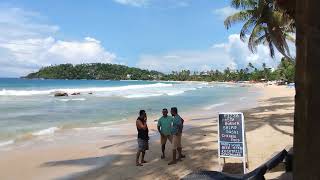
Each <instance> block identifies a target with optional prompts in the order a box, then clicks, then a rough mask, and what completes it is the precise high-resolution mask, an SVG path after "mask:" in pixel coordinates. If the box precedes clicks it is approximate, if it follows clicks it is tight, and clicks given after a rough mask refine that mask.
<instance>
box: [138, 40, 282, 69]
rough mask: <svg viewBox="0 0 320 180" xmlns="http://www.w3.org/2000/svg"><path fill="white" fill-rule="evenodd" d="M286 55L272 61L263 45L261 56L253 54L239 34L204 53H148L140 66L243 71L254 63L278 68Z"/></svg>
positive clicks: (203, 51)
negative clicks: (249, 64)
mask: <svg viewBox="0 0 320 180" xmlns="http://www.w3.org/2000/svg"><path fill="white" fill-rule="evenodd" d="M281 57H282V55H280V53H278V52H277V53H276V57H275V58H274V59H272V58H271V57H270V55H269V49H268V47H267V46H264V45H259V46H258V48H257V53H255V54H252V53H251V52H250V51H249V49H248V47H247V44H246V43H245V42H242V41H241V40H240V38H239V35H238V34H232V35H230V36H229V37H228V40H227V42H225V43H219V44H214V45H213V46H212V47H210V48H208V49H204V50H197V51H196V50H186V51H173V52H168V53H165V54H161V55H150V54H149V55H148V54H144V55H142V56H141V57H140V59H139V61H138V63H137V66H138V67H140V68H144V69H152V70H158V71H161V72H166V73H168V72H171V71H180V70H182V69H189V70H192V71H203V70H211V69H219V70H222V69H225V68H227V67H230V68H231V69H239V68H245V67H247V65H248V63H249V62H251V63H252V64H253V65H255V66H256V67H261V66H262V63H266V64H267V66H268V67H271V68H275V67H276V66H277V65H278V63H279V61H280V59H281Z"/></svg>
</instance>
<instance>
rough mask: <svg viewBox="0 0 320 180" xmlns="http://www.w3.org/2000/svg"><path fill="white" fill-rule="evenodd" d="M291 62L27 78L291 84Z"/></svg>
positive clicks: (78, 70) (50, 71)
mask: <svg viewBox="0 0 320 180" xmlns="http://www.w3.org/2000/svg"><path fill="white" fill-rule="evenodd" d="M294 67H295V63H294V61H292V60H290V59H287V58H282V60H281V63H280V64H279V66H278V68H277V69H275V70H273V69H271V68H268V67H267V66H266V64H262V68H257V67H255V66H254V65H253V64H252V63H249V64H248V66H247V67H246V68H244V69H239V70H231V69H230V68H226V69H225V70H224V71H219V70H210V71H205V72H191V71H190V70H182V71H180V72H175V71H173V72H172V73H170V74H163V73H160V72H157V71H148V70H142V69H139V68H132V67H127V66H123V65H116V64H101V63H96V64H80V65H72V64H61V65H57V66H49V67H44V68H41V69H40V70H39V71H38V72H36V73H31V74H29V75H28V76H26V78H44V79H111V80H126V79H132V80H164V81H169V80H170V81H261V80H264V81H273V80H284V81H287V82H293V80H294Z"/></svg>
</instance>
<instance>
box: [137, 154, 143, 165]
mask: <svg viewBox="0 0 320 180" xmlns="http://www.w3.org/2000/svg"><path fill="white" fill-rule="evenodd" d="M139 158H140V151H138V152H137V155H136V166H142V164H141V163H139Z"/></svg>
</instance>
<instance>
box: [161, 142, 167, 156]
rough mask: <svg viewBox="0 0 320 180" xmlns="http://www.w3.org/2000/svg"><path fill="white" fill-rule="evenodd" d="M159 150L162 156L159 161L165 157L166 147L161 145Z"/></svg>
mask: <svg viewBox="0 0 320 180" xmlns="http://www.w3.org/2000/svg"><path fill="white" fill-rule="evenodd" d="M161 150H162V156H161V159H164V158H165V157H166V156H165V153H164V152H165V150H166V145H165V144H162V145H161Z"/></svg>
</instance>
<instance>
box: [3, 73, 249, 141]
mask: <svg viewBox="0 0 320 180" xmlns="http://www.w3.org/2000/svg"><path fill="white" fill-rule="evenodd" d="M57 91H65V92H68V93H74V92H80V95H77V96H68V97H54V93H55V92H57ZM89 93H92V94H89ZM252 96H253V95H252V92H251V94H250V92H249V88H248V87H243V86H241V85H230V84H221V83H206V82H159V81H157V82H156V81H103V80H26V79H4V78H3V79H0V147H1V146H7V145H9V144H13V143H15V142H16V141H18V140H19V139H24V138H25V137H30V136H34V137H36V136H45V135H48V134H54V133H55V132H57V131H59V130H62V129H63V130H65V129H80V128H82V129H83V128H92V127H97V126H103V127H107V126H109V124H115V123H118V122H123V121H129V120H131V119H132V120H135V119H134V117H136V116H137V114H138V111H139V110H140V109H145V110H146V111H147V113H148V115H149V117H157V116H160V115H161V109H162V108H170V107H173V106H176V107H178V109H179V110H180V112H190V111H191V112H192V111H193V112H194V113H199V112H201V111H214V110H215V109H217V108H218V107H221V106H225V107H228V106H229V105H230V107H231V106H232V105H235V104H241V102H242V101H245V100H246V99H247V98H248V97H252Z"/></svg>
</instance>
